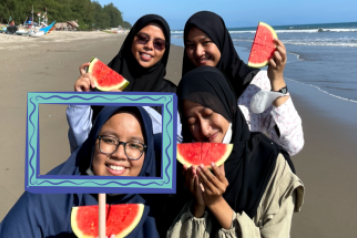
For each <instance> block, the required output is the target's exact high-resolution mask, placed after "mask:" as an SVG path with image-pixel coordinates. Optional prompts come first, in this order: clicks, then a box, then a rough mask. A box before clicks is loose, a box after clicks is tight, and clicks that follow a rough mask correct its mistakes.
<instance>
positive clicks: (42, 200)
mask: <svg viewBox="0 0 357 238" xmlns="http://www.w3.org/2000/svg"><path fill="white" fill-rule="evenodd" d="M120 109H121V107H104V108H103V110H102V111H101V112H100V114H99V115H98V118H97V120H96V121H95V123H94V124H93V127H92V129H91V132H90V134H89V136H88V139H87V140H86V141H85V142H84V143H83V144H82V146H81V147H80V148H78V149H77V150H76V151H75V152H73V153H72V154H71V156H70V157H69V158H68V160H67V161H65V162H64V163H62V164H61V165H59V166H57V167H56V168H54V169H53V170H51V171H50V172H49V173H48V174H47V175H87V173H86V171H87V169H88V168H89V167H90V164H91V161H92V154H93V147H94V145H95V142H96V138H97V136H98V134H99V132H100V130H101V128H102V126H103V125H104V123H105V122H106V121H108V119H109V118H110V117H111V116H113V115H114V114H115V113H116V112H117V111H118V110H120ZM126 110H130V111H131V112H133V113H134V114H135V115H137V117H138V118H139V120H140V121H141V125H142V131H143V136H144V140H145V144H146V145H147V150H146V151H145V159H144V163H143V167H142V169H141V171H140V174H139V176H141V177H143V176H145V177H155V176H156V175H155V154H154V149H153V147H154V146H153V144H154V142H153V140H154V138H153V134H152V122H151V118H150V116H149V115H148V113H147V112H146V111H145V110H144V109H143V108H141V107H130V108H129V107H126ZM118 193H120V188H119V189H118ZM152 198H153V196H152V195H149V194H148V195H140V194H122V195H112V196H109V195H108V196H107V203H108V204H110V205H111V204H127V203H141V204H144V206H145V208H144V212H143V215H142V218H141V220H140V222H139V224H138V225H137V226H136V227H135V228H134V230H133V231H132V232H131V233H130V234H129V235H128V236H127V237H128V238H129V237H131V238H137V237H142V238H144V237H154V238H155V237H159V235H158V232H157V229H156V226H155V219H154V217H153V216H152V210H151V203H152ZM29 204H31V206H29ZM90 205H98V197H97V194H82V193H71V194H34V193H29V192H25V193H24V194H23V195H22V196H21V198H20V199H19V200H18V201H17V203H16V204H15V205H14V207H13V208H12V209H11V210H10V212H9V213H8V214H7V216H6V217H5V218H4V220H3V221H2V222H1V223H0V237H21V238H24V237H53V238H54V237H74V235H73V231H72V228H71V211H72V207H74V206H90ZM49 218H50V219H49Z"/></svg>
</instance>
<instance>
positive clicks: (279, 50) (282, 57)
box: [274, 39, 287, 62]
mask: <svg viewBox="0 0 357 238" xmlns="http://www.w3.org/2000/svg"><path fill="white" fill-rule="evenodd" d="M274 41H275V42H276V43H277V46H276V51H275V52H274V55H275V56H277V57H276V59H277V60H279V61H281V62H285V61H286V59H287V57H286V48H285V45H284V44H283V42H281V41H280V40H278V39H274Z"/></svg>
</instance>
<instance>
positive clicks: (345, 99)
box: [285, 78, 357, 103]
mask: <svg viewBox="0 0 357 238" xmlns="http://www.w3.org/2000/svg"><path fill="white" fill-rule="evenodd" d="M285 79H287V80H290V81H293V82H295V83H298V84H303V85H307V86H310V87H313V88H316V89H317V90H319V91H320V92H322V93H325V94H327V95H329V96H331V97H334V98H337V99H340V100H343V101H347V102H352V103H357V100H353V99H349V98H345V97H341V96H337V95H335V94H332V93H329V92H327V91H325V90H323V89H321V88H320V87H318V86H316V85H312V84H308V83H302V82H299V81H296V80H294V79H291V78H285Z"/></svg>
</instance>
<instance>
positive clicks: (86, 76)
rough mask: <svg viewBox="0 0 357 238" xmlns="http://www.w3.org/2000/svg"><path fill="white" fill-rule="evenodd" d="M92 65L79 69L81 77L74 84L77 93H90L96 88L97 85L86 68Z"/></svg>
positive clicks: (85, 65)
mask: <svg viewBox="0 0 357 238" xmlns="http://www.w3.org/2000/svg"><path fill="white" fill-rule="evenodd" d="M89 65H90V63H89V62H88V63H84V64H82V65H81V66H80V67H79V72H80V74H81V76H80V77H79V78H78V79H77V81H76V82H75V83H74V91H75V92H89V91H92V89H94V88H95V83H94V80H93V77H92V74H91V73H87V71H86V68H87V67H89Z"/></svg>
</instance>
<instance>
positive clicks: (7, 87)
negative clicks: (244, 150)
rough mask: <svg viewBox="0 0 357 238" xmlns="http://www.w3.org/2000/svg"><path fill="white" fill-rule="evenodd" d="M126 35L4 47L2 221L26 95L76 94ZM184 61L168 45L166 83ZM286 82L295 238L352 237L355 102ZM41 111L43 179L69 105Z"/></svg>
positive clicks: (15, 175) (64, 141) (14, 176)
mask: <svg viewBox="0 0 357 238" xmlns="http://www.w3.org/2000/svg"><path fill="white" fill-rule="evenodd" d="M51 34H52V33H51ZM0 35H1V34H0ZM108 35H109V34H108ZM19 37H21V36H19ZM125 37H126V34H117V35H115V37H111V36H110V35H109V36H108V37H104V38H102V37H101V38H100V40H97V39H98V38H94V39H81V40H73V41H70V42H71V43H70V44H68V42H55V41H53V40H49V41H45V42H41V43H36V44H34V45H33V46H31V47H29V46H28V45H26V44H22V43H20V45H21V46H23V47H24V48H26V50H23V49H24V48H21V49H16V48H14V49H2V54H0V62H1V64H0V71H1V72H3V77H2V78H1V79H0V80H1V84H0V93H1V95H2V96H3V100H2V101H0V108H1V110H2V121H1V122H2V123H1V124H0V130H1V131H2V136H0V148H1V152H2V156H1V158H0V161H1V164H2V165H3V166H2V168H1V172H0V181H1V182H0V186H1V188H2V189H1V190H0V199H1V200H2V201H4V202H3V203H2V205H1V206H0V219H1V220H2V218H3V217H4V216H5V215H6V214H7V212H8V211H9V210H10V208H11V207H12V206H13V205H14V203H15V202H16V201H17V199H18V198H19V196H21V194H22V193H23V192H24V156H25V140H24V138H25V136H26V118H27V117H26V109H27V92H45V91H47V92H59V91H73V84H74V82H75V81H76V79H77V78H78V76H79V72H78V68H79V66H80V65H81V64H82V63H84V62H87V61H89V60H90V59H91V58H92V57H93V56H95V57H97V58H99V59H100V60H101V61H103V62H105V63H108V62H109V61H110V60H111V59H112V58H113V57H114V56H115V55H116V54H117V53H118V52H119V49H120V47H121V44H122V42H123V40H124V39H125ZM25 43H27V42H25ZM32 43H33V42H31V44H32ZM1 46H2V44H1V43H0V47H1ZM182 58H183V48H182V47H181V46H177V45H174V44H172V45H171V50H170V56H169V63H168V66H167V74H166V77H165V78H167V79H170V80H171V81H172V82H174V83H175V84H177V83H178V82H179V80H180V79H181V70H182ZM287 84H288V87H289V91H290V93H291V95H292V99H293V101H294V104H295V107H296V108H297V110H298V113H299V115H300V116H301V118H302V121H303V128H304V135H305V136H304V137H305V146H304V148H303V150H302V151H301V152H300V153H299V154H297V155H296V156H293V157H292V159H293V161H294V163H295V166H296V169H297V173H298V175H299V177H300V178H301V179H302V181H303V182H304V184H305V186H306V196H305V204H304V206H303V208H302V211H301V212H300V213H297V214H295V216H294V218H293V225H292V232H291V233H292V237H324V238H325V237H326V238H329V237H331V238H335V237H339V238H340V237H341V238H342V237H346V238H347V237H353V236H354V235H355V234H356V233H357V228H356V226H354V224H353V222H354V221H355V220H357V209H356V208H355V206H354V204H355V200H357V192H356V191H355V189H353V188H354V187H355V182H354V181H357V174H356V172H355V171H356V170H357V160H356V155H357V146H356V145H355V144H356V141H357V140H356V137H357V135H356V133H355V132H356V131H357V121H356V120H355V118H356V116H357V115H356V114H357V110H356V109H357V104H355V103H351V102H346V101H343V100H339V99H337V98H333V97H331V96H329V95H327V94H324V93H322V92H320V91H318V90H317V89H314V88H312V87H308V86H307V85H302V84H299V83H296V82H294V81H290V80H287ZM43 106H44V107H42V106H41V108H40V121H41V123H40V128H41V129H40V145H41V146H40V160H41V173H46V172H47V171H49V170H50V169H52V168H53V167H55V166H56V165H58V164H60V163H61V162H62V161H64V160H66V159H67V158H68V156H69V143H68V137H67V130H68V124H67V120H66V115H65V109H66V106H64V105H43ZM9 135H17V138H18V143H14V141H13V140H9V137H8V136H9ZM342 218H343V219H342Z"/></svg>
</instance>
